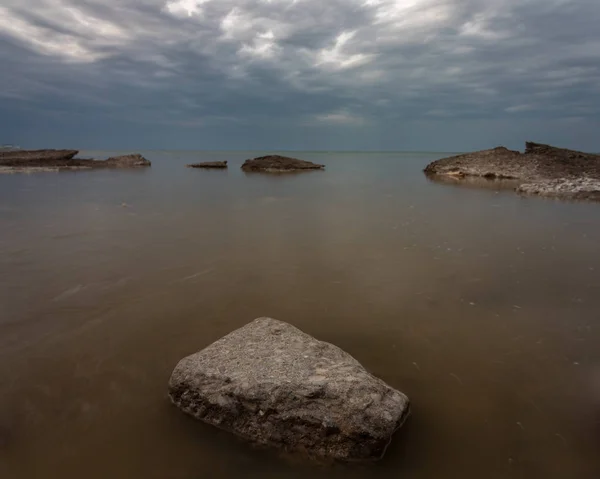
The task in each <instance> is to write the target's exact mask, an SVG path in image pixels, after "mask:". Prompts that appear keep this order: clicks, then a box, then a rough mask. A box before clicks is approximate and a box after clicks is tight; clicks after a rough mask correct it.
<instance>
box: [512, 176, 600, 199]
mask: <svg viewBox="0 0 600 479" xmlns="http://www.w3.org/2000/svg"><path fill="white" fill-rule="evenodd" d="M517 193H521V194H525V195H539V196H547V197H553V198H570V199H573V200H593V201H600V180H597V179H594V178H573V179H570V178H565V179H557V180H542V181H537V182H533V183H523V184H522V185H519V186H518V187H517Z"/></svg>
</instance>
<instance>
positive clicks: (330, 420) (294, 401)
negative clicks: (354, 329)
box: [169, 318, 409, 461]
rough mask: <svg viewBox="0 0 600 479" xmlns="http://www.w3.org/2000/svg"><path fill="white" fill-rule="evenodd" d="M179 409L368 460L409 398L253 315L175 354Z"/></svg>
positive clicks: (279, 442) (287, 446) (326, 347)
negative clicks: (217, 336) (206, 342)
mask: <svg viewBox="0 0 600 479" xmlns="http://www.w3.org/2000/svg"><path fill="white" fill-rule="evenodd" d="M169 396H170V398H171V401H172V402H173V403H174V404H175V405H176V406H177V407H179V408H180V409H181V410H183V411H184V412H185V413H187V414H189V415H191V416H193V417H195V418H197V419H200V420H202V421H204V422H206V423H209V424H212V425H214V426H217V427H219V428H221V429H225V430H227V431H230V432H233V433H235V434H237V435H239V436H241V437H243V438H245V439H248V440H250V441H252V442H254V443H257V444H261V445H271V446H277V447H280V448H282V449H284V450H287V451H290V452H292V451H293V452H302V453H307V454H308V455H309V456H313V457H317V458H330V459H336V460H342V461H360V460H366V461H368V460H376V459H379V458H381V457H382V456H383V454H384V453H385V450H386V448H387V446H388V444H389V443H390V440H391V437H392V435H393V433H394V432H395V431H396V430H397V429H398V428H399V427H400V426H401V425H402V423H403V422H404V420H405V419H406V417H407V416H408V413H409V400H408V398H407V397H406V396H405V395H404V394H402V393H401V392H399V391H397V390H395V389H393V388H391V387H390V386H388V385H387V384H385V383H384V382H383V381H382V380H381V379H378V378H376V377H374V376H372V375H371V374H369V373H368V372H367V371H366V370H365V369H364V368H363V367H362V366H361V365H360V363H359V362H358V361H356V360H355V359H354V358H353V357H352V356H350V355H349V354H348V353H346V352H344V351H342V350H341V349H340V348H338V347H336V346H334V345H332V344H329V343H325V342H322V341H318V340H316V339H315V338H313V337H311V336H309V335H308V334H305V333H303V332H302V331H300V330H299V329H297V328H295V327H293V326H291V325H290V324H287V323H284V322H281V321H277V320H275V319H271V318H259V319H257V320H255V321H253V322H252V323H250V324H248V325H246V326H244V327H242V328H240V329H237V330H235V331H233V332H232V333H230V334H228V335H227V336H225V337H223V338H221V339H220V340H218V341H216V342H215V343H213V344H211V345H210V346H208V347H207V348H206V349H203V350H202V351H200V352H198V353H196V354H193V355H191V356H188V357H186V358H184V359H182V360H181V361H180V362H179V364H177V366H176V368H175V370H174V371H173V374H172V376H171V379H170V381H169Z"/></svg>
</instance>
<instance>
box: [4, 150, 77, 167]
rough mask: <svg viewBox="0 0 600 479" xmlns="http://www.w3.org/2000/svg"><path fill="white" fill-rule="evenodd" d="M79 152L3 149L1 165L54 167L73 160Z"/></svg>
mask: <svg viewBox="0 0 600 479" xmlns="http://www.w3.org/2000/svg"><path fill="white" fill-rule="evenodd" d="M78 153H79V152H78V151H77V150H6V151H4V150H3V151H0V166H21V167H23V166H27V165H31V166H36V165H39V166H46V167H52V166H54V165H55V164H64V163H66V162H67V161H70V160H72V159H73V158H74V157H75V156H76V155H77V154H78ZM41 163H43V165H42V164H41Z"/></svg>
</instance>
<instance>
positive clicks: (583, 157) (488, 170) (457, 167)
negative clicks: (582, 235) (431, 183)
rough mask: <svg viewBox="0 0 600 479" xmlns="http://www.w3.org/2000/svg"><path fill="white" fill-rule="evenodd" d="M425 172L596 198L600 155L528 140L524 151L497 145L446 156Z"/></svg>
mask: <svg viewBox="0 0 600 479" xmlns="http://www.w3.org/2000/svg"><path fill="white" fill-rule="evenodd" d="M425 174H427V175H429V176H446V177H453V178H455V179H463V178H468V177H479V178H484V179H489V180H497V179H512V180H518V184H517V186H516V188H517V191H518V192H519V193H522V194H538V195H546V196H555V197H559V198H560V197H564V198H578V199H591V200H596V199H598V195H597V194H596V192H595V191H596V190H595V188H596V187H597V186H596V182H597V181H598V180H600V155H597V154H592V153H583V152H581V151H574V150H567V149H564V148H556V147H554V146H550V145H543V144H540V143H533V142H528V143H527V144H526V147H525V153H520V152H518V151H512V150H508V149H506V148H504V147H498V148H494V149H492V150H483V151H477V152H474V153H466V154H463V155H457V156H453V157H450V158H443V159H441V160H437V161H434V162H433V163H430V164H429V165H427V167H426V168H425Z"/></svg>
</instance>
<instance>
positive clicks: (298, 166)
mask: <svg viewBox="0 0 600 479" xmlns="http://www.w3.org/2000/svg"><path fill="white" fill-rule="evenodd" d="M324 168H325V166H324V165H318V164H316V163H312V162H310V161H304V160H298V159H296V158H289V157H287V156H279V155H269V156H261V157H259V158H254V159H252V160H246V161H245V162H244V164H243V165H242V170H244V171H262V172H267V173H278V172H289V171H303V170H322V169H324Z"/></svg>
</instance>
